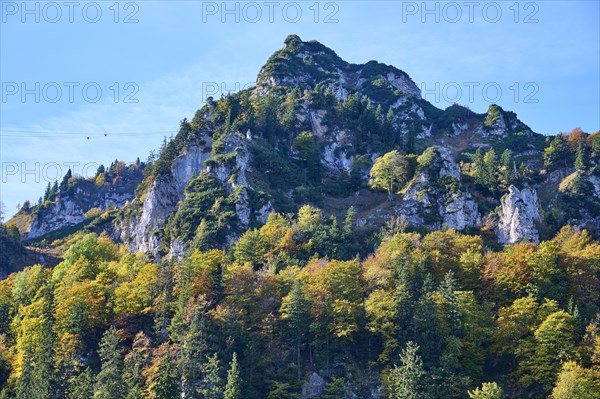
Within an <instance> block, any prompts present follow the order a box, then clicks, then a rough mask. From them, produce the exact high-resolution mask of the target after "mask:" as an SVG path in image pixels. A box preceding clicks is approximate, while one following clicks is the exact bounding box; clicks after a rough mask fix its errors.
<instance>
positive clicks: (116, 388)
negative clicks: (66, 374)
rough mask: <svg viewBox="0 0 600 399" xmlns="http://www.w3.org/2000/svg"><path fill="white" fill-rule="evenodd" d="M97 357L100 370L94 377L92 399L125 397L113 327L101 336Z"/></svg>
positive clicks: (119, 356)
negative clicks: (99, 361) (100, 365)
mask: <svg viewBox="0 0 600 399" xmlns="http://www.w3.org/2000/svg"><path fill="white" fill-rule="evenodd" d="M98 355H99V356H100V360H102V369H101V370H100V372H99V373H98V375H97V376H96V384H95V388H96V389H95V392H94V399H119V398H123V397H124V396H125V389H124V384H123V380H122V372H123V365H122V360H121V351H120V349H119V339H118V337H117V330H116V329H115V327H114V326H113V327H111V328H110V329H108V330H107V331H106V332H105V333H104V335H103V336H102V340H101V341H100V348H99V349H98Z"/></svg>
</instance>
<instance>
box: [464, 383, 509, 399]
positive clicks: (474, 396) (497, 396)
mask: <svg viewBox="0 0 600 399" xmlns="http://www.w3.org/2000/svg"><path fill="white" fill-rule="evenodd" d="M503 394H504V393H503V391H502V388H500V386H498V384H496V383H495V382H484V383H483V385H482V386H481V388H476V389H474V390H472V391H469V398H471V399H502V396H503Z"/></svg>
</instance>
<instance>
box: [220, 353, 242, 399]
mask: <svg viewBox="0 0 600 399" xmlns="http://www.w3.org/2000/svg"><path fill="white" fill-rule="evenodd" d="M241 385H242V384H241V380H240V370H239V366H238V362H237V353H234V354H233V358H232V359H231V363H230V365H229V370H228V371H227V384H226V385H225V392H224V396H223V398H224V399H242V391H241V389H242V388H241Z"/></svg>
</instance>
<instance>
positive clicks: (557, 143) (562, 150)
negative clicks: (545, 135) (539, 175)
mask: <svg viewBox="0 0 600 399" xmlns="http://www.w3.org/2000/svg"><path fill="white" fill-rule="evenodd" d="M570 156H571V150H570V148H569V145H568V144H567V143H566V141H565V137H564V136H563V135H562V134H557V135H556V137H554V139H553V140H552V142H550V145H549V146H548V147H546V149H544V167H545V168H546V169H550V170H553V169H556V168H558V167H561V166H567V163H568V161H569V158H570Z"/></svg>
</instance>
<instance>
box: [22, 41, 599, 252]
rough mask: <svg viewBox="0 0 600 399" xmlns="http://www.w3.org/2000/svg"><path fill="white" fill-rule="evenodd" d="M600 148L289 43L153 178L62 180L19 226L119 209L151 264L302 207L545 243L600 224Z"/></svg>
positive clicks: (157, 166) (126, 233) (395, 73)
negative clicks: (402, 162) (380, 186)
mask: <svg viewBox="0 0 600 399" xmlns="http://www.w3.org/2000/svg"><path fill="white" fill-rule="evenodd" d="M598 140H599V138H598V134H595V135H588V134H585V133H583V132H580V131H575V133H574V134H572V135H571V136H568V137H566V136H562V135H559V136H557V137H556V138H547V137H545V136H543V135H541V134H537V133H534V132H533V131H532V130H531V129H530V128H529V127H528V126H527V125H525V124H524V123H523V122H522V121H520V120H519V119H518V117H517V115H516V114H514V113H513V112H509V111H506V110H504V109H502V108H501V107H500V106H498V105H495V104H492V105H490V107H489V109H488V111H487V112H486V113H485V114H476V113H474V112H472V111H471V110H469V109H468V108H465V107H462V106H460V105H457V104H455V105H452V106H450V107H448V108H447V109H445V110H440V109H437V108H436V107H434V106H433V105H431V104H430V103H428V102H427V101H425V100H423V99H422V98H421V94H420V90H419V88H418V87H417V86H416V85H415V84H414V82H413V81H412V80H411V79H410V77H409V76H408V74H406V73H405V72H403V71H401V70H399V69H397V68H395V67H393V66H388V65H385V64H381V63H378V62H376V61H369V62H367V63H366V64H362V65H358V64H350V63H347V62H345V61H344V60H342V59H341V58H340V57H339V56H338V55H337V54H336V53H335V52H334V51H333V50H331V49H329V48H327V47H326V46H324V45H322V44H321V43H318V42H316V41H308V42H304V41H302V40H301V39H300V38H299V37H298V36H295V35H291V36H289V37H288V38H287V39H286V40H285V43H284V47H283V48H282V49H280V50H278V51H277V52H275V53H274V54H273V55H272V56H271V57H270V58H269V60H268V61H267V63H266V64H265V65H264V66H263V67H262V69H261V70H260V72H259V74H258V77H257V83H256V87H254V88H250V89H248V90H243V91H241V92H238V93H234V94H230V95H227V96H225V97H223V98H221V99H219V100H214V99H212V98H209V99H208V100H207V103H206V104H205V105H204V106H203V107H202V108H201V109H199V110H198V111H197V112H196V114H195V116H194V117H193V119H192V120H191V121H188V120H187V119H184V120H182V121H181V124H180V130H179V133H178V134H177V135H176V136H175V137H174V138H173V139H172V140H171V141H169V142H168V143H166V144H165V145H164V146H163V148H162V149H161V151H160V156H159V157H158V159H156V160H154V161H152V162H150V164H149V165H148V166H147V167H146V170H145V176H144V177H143V181H142V175H141V168H137V169H136V167H128V168H124V169H123V170H122V171H120V172H118V173H117V175H114V176H112V177H111V178H110V179H112V180H110V179H109V180H110V181H108V183H102V184H100V185H98V182H97V180H98V179H96V182H94V181H91V180H83V179H79V180H76V181H72V182H70V183H68V184H67V183H65V182H63V184H61V185H60V187H58V188H57V192H56V193H55V194H53V196H52V197H51V198H48V199H45V201H43V203H42V204H40V205H38V206H36V207H33V208H32V210H31V211H30V212H29V213H27V212H21V213H20V214H19V215H17V216H16V217H15V218H14V219H13V220H12V221H11V222H12V223H13V224H16V225H18V226H19V227H20V230H21V232H22V233H23V234H24V236H25V237H26V238H28V239H33V238H39V237H40V236H43V235H44V234H48V233H51V232H56V231H57V230H60V229H64V228H65V227H70V229H68V230H62V231H63V232H64V233H68V232H72V231H74V230H73V229H77V228H78V227H77V226H79V227H83V225H82V223H84V222H85V221H86V220H88V221H89V219H86V216H85V214H86V212H88V211H89V210H90V209H96V208H98V209H99V210H100V211H101V212H103V211H105V210H106V209H108V208H109V207H110V206H111V205H114V206H115V207H116V208H122V209H121V210H119V211H116V212H114V213H113V215H112V216H111V218H110V220H109V221H108V222H107V221H106V220H105V222H104V223H103V224H102V226H103V227H102V229H104V230H106V231H107V232H109V233H110V234H111V236H112V237H113V238H115V239H117V240H119V241H122V242H124V243H126V244H127V246H128V248H129V250H131V251H133V252H136V251H141V252H143V253H145V254H147V255H148V256H150V257H152V258H155V259H160V258H162V257H164V256H167V257H168V258H170V257H172V256H176V257H178V258H179V257H181V256H183V255H184V254H185V252H186V251H187V250H189V249H193V248H199V249H208V248H225V247H227V246H229V245H230V244H231V243H233V242H235V240H236V239H237V238H238V237H239V236H240V235H241V234H242V233H243V232H244V231H246V230H247V229H249V228H253V227H259V226H261V225H262V224H264V223H265V222H266V220H267V217H268V215H269V213H271V212H273V211H277V212H292V213H294V212H297V210H298V209H299V208H300V207H301V206H302V205H303V204H311V205H315V206H319V207H320V208H322V209H323V211H324V212H325V213H326V214H331V215H334V216H336V217H338V218H340V217H342V216H343V215H344V214H345V212H346V210H347V209H348V208H349V207H350V206H353V207H354V208H355V209H356V211H357V215H358V218H357V223H358V224H359V225H360V226H362V228H364V229H366V230H369V229H370V230H372V231H377V230H378V229H379V228H381V227H382V226H384V225H385V224H386V223H387V221H389V220H390V219H391V218H392V219H393V218H396V219H399V220H402V221H403V222H404V223H407V225H408V228H409V229H413V230H418V231H431V230H439V229H448V228H453V229H457V230H464V231H469V232H475V231H480V232H485V234H486V235H489V237H490V240H491V241H490V242H492V241H496V242H499V243H501V244H513V243H517V242H520V241H522V240H526V241H533V242H537V241H539V240H540V238H550V237H552V236H553V234H555V233H556V232H557V231H558V229H559V228H560V227H561V226H562V225H564V224H574V225H578V226H581V227H587V228H589V229H591V231H592V233H593V232H594V231H596V230H597V229H598V227H600V216H599V214H600V212H599V211H598V209H599V208H598V207H599V205H600V200H599V199H598V197H597V196H594V195H592V196H590V195H588V194H589V193H598V192H600V191H599V190H600V186H599V180H598V170H599V166H598V163H599V160H598V157H599V155H598V154H599V150H598ZM579 147H581V148H579ZM394 150H399V151H400V153H401V155H402V157H404V158H406V160H407V163H408V166H409V167H408V171H407V173H408V175H407V176H405V177H406V178H405V179H404V184H403V185H402V187H397V189H396V190H395V192H394V193H392V194H393V195H391V197H389V201H388V200H387V199H386V197H385V196H383V195H379V194H378V190H377V189H376V188H374V187H372V186H370V185H369V182H370V181H371V182H372V179H371V177H370V175H369V173H370V171H371V168H372V167H373V165H374V162H375V161H376V160H377V159H378V158H380V157H382V156H383V155H384V154H386V153H388V152H390V151H394ZM580 152H583V155H582V156H583V157H584V158H585V163H584V164H583V165H578V171H577V172H576V177H577V179H575V180H576V183H578V184H575V185H573V184H567V183H564V182H562V180H563V179H567V180H573V179H574V176H575V175H573V173H575V163H576V158H577V157H579V153H580ZM132 168H133V169H132ZM119 173H120V175H119ZM105 174H106V173H105ZM67 180H68V179H67ZM140 182H141V183H140ZM138 183H140V184H139V185H138ZM136 186H137V188H136ZM561 187H562V188H561ZM134 189H135V192H136V194H135V196H134V195H133V192H134ZM572 203H578V204H580V205H581V206H579V207H578V208H577V209H573V207H571V206H570V204H572ZM74 226H75V227H74ZM59 235H60V234H59ZM494 237H495V238H494Z"/></svg>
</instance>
